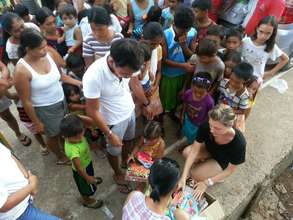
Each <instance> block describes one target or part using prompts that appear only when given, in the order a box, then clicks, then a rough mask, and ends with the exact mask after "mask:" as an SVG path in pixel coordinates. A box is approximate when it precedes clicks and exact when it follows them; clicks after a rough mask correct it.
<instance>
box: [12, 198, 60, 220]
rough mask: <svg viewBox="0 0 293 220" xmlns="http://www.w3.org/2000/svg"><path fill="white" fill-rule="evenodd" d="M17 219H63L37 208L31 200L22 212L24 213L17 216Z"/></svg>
mask: <svg viewBox="0 0 293 220" xmlns="http://www.w3.org/2000/svg"><path fill="white" fill-rule="evenodd" d="M17 220H61V219H60V218H58V217H56V216H54V215H50V214H47V213H45V212H43V211H41V210H40V209H38V208H36V207H35V206H34V205H33V203H32V202H31V201H29V205H28V207H27V208H26V210H25V211H24V213H22V215H21V216H20V217H19V218H17Z"/></svg>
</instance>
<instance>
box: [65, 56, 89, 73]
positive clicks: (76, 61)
mask: <svg viewBox="0 0 293 220" xmlns="http://www.w3.org/2000/svg"><path fill="white" fill-rule="evenodd" d="M84 65H85V64H84V60H83V58H82V56H81V55H78V54H74V53H70V54H68V56H67V58H66V68H68V69H73V68H78V67H80V66H84Z"/></svg>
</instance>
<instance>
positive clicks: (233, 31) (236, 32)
mask: <svg viewBox="0 0 293 220" xmlns="http://www.w3.org/2000/svg"><path fill="white" fill-rule="evenodd" d="M229 37H237V38H238V39H239V40H240V41H242V38H243V29H242V30H241V29H240V28H229V29H228V30H227V32H226V40H227V39H228V38H229Z"/></svg>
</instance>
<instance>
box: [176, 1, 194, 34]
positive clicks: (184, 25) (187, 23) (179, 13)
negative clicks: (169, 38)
mask: <svg viewBox="0 0 293 220" xmlns="http://www.w3.org/2000/svg"><path fill="white" fill-rule="evenodd" d="M174 24H175V27H177V28H181V29H185V30H186V29H190V28H191V27H192V26H193V24H194V14H193V12H192V10H191V9H190V8H188V7H186V6H183V5H180V6H179V7H178V8H177V9H176V12H175V16H174Z"/></svg>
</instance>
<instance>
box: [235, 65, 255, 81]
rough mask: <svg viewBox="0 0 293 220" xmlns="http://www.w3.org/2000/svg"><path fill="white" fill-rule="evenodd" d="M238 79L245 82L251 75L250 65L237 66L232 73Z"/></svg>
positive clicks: (251, 67) (251, 68)
mask: <svg viewBox="0 0 293 220" xmlns="http://www.w3.org/2000/svg"><path fill="white" fill-rule="evenodd" d="M233 73H234V74H235V75H236V76H237V77H238V78H240V79H243V80H244V81H247V80H249V79H250V78H251V76H252V75H253V66H252V65H251V64H250V63H246V62H241V63H239V64H237V65H236V66H235V67H234V68H233V71H232V74H233Z"/></svg>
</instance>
